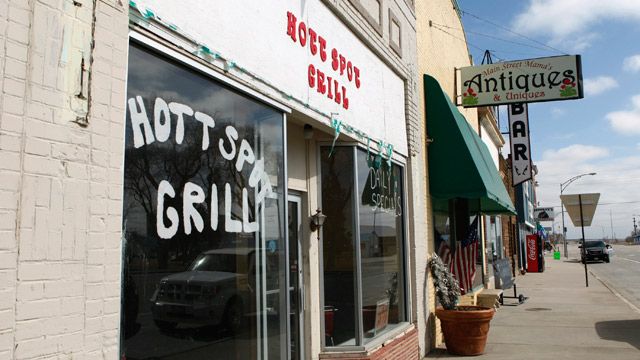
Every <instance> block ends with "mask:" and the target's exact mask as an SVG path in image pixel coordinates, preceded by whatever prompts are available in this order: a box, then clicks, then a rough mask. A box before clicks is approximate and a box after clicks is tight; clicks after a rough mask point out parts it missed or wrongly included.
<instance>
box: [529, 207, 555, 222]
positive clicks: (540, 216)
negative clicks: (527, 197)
mask: <svg viewBox="0 0 640 360" xmlns="http://www.w3.org/2000/svg"><path fill="white" fill-rule="evenodd" d="M554 215H555V214H554V212H553V208H552V207H539V208H535V209H534V210H533V217H534V218H535V219H536V221H551V220H553V218H554Z"/></svg>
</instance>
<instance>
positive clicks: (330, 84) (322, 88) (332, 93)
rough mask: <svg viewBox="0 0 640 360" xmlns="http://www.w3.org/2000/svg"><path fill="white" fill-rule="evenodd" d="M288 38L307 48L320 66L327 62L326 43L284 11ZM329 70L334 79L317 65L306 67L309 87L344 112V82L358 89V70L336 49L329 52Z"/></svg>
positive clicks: (345, 89)
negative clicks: (316, 57)
mask: <svg viewBox="0 0 640 360" xmlns="http://www.w3.org/2000/svg"><path fill="white" fill-rule="evenodd" d="M287 35H288V36H289V37H290V38H291V41H293V42H294V43H299V44H300V46H301V47H307V44H308V47H309V51H310V52H311V55H313V56H318V57H319V58H320V61H322V62H323V63H324V62H326V61H327V40H326V39H325V38H324V37H322V36H321V35H320V34H318V32H317V31H316V30H314V29H313V28H312V27H310V26H308V25H307V24H306V23H305V22H304V21H298V18H297V17H296V16H295V15H294V14H293V13H292V12H290V11H287ZM331 69H332V70H333V72H334V73H335V74H333V76H329V75H328V74H326V73H325V72H323V71H321V70H320V68H319V67H318V66H317V65H314V64H309V67H308V68H307V80H308V84H309V87H310V88H312V89H314V88H315V89H316V91H317V92H318V93H320V94H323V95H326V96H327V98H328V99H331V100H333V101H335V102H336V103H337V104H341V105H342V107H343V108H344V109H349V98H348V97H347V87H346V86H344V82H347V83H353V84H354V85H355V87H356V89H359V88H360V84H361V83H360V69H359V68H358V67H357V66H355V65H354V64H353V62H352V61H351V60H349V58H348V57H347V56H345V54H343V53H340V51H338V49H337V48H332V49H331Z"/></svg>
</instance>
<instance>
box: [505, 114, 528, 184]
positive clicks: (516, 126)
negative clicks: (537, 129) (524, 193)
mask: <svg viewBox="0 0 640 360" xmlns="http://www.w3.org/2000/svg"><path fill="white" fill-rule="evenodd" d="M508 108H509V142H510V143H511V171H512V175H513V176H512V178H513V186H516V185H518V184H521V183H523V182H525V181H527V180H530V179H531V167H532V164H531V144H530V142H529V113H528V110H527V104H526V103H515V104H510V105H509V106H508Z"/></svg>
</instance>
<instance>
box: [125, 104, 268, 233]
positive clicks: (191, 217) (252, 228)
mask: <svg viewBox="0 0 640 360" xmlns="http://www.w3.org/2000/svg"><path fill="white" fill-rule="evenodd" d="M128 105H129V113H130V117H131V124H130V125H131V129H132V133H133V142H134V148H136V149H138V148H141V147H143V146H145V145H150V144H152V143H153V142H155V141H158V142H165V141H167V140H168V139H169V138H170V137H171V131H172V129H174V128H175V143H176V144H178V145H180V144H182V143H183V141H184V138H185V122H186V121H195V122H199V123H201V124H202V131H201V134H197V135H200V136H199V137H198V138H199V139H200V143H201V147H200V148H201V149H202V151H209V148H210V143H211V140H210V138H209V129H213V128H215V126H216V123H215V120H214V118H213V117H211V116H210V115H208V114H205V113H202V112H198V111H194V110H193V109H192V108H191V107H189V106H188V105H185V104H180V103H175V102H170V103H167V102H166V101H165V100H164V99H162V98H160V97H158V98H156V99H155V102H154V111H153V124H154V125H153V126H152V125H151V122H150V120H149V117H148V115H147V113H146V110H145V101H144V99H143V98H142V97H141V96H135V97H132V98H130V99H129V100H128ZM173 122H175V126H172V123H173ZM197 135H195V137H197ZM214 148H215V147H214ZM217 150H218V152H219V155H220V156H221V157H222V158H224V159H225V160H227V161H229V162H231V163H232V166H231V167H232V168H233V169H234V170H235V171H236V172H237V174H238V175H239V176H242V172H243V169H244V168H245V166H247V167H251V166H252V168H250V169H251V171H250V175H249V178H248V179H247V180H248V181H246V184H248V186H249V187H250V188H252V190H251V191H253V196H252V197H251V198H253V199H254V202H253V206H252V207H250V205H249V202H250V201H249V198H250V196H249V191H250V190H248V189H247V187H246V186H245V187H242V190H241V195H240V194H238V193H237V192H234V191H232V188H231V184H230V183H228V182H227V183H225V184H224V189H222V188H221V189H218V186H217V185H216V184H212V185H211V188H210V189H203V188H202V187H201V186H199V185H197V184H195V183H193V182H186V183H185V185H184V187H183V188H182V189H177V190H178V191H181V192H182V214H178V211H177V210H176V209H175V208H174V207H172V206H170V205H168V203H169V201H168V200H171V199H173V198H175V197H176V189H174V187H173V186H172V185H171V183H170V182H169V181H167V180H162V181H160V183H159V184H158V188H157V201H156V204H157V209H156V230H157V233H158V236H159V237H160V238H162V239H170V238H172V237H173V236H175V235H176V233H177V231H178V227H179V223H180V221H182V223H183V230H184V234H185V235H189V234H191V233H192V231H194V230H195V231H197V232H202V231H203V228H204V219H203V217H202V215H201V213H200V211H199V210H198V208H199V207H200V208H201V207H202V205H203V204H204V202H205V198H207V197H208V198H210V203H209V204H208V205H209V206H208V209H209V212H210V219H209V226H210V227H211V229H212V230H214V231H216V230H217V229H218V215H219V214H218V199H219V198H220V199H222V198H224V221H225V223H224V231H226V232H228V233H239V232H244V233H253V232H257V231H258V230H259V229H258V223H257V222H255V221H251V220H250V218H252V217H253V215H251V216H250V214H249V211H250V208H253V209H257V208H258V207H259V206H260V204H262V203H263V202H264V201H265V198H267V197H268V196H269V195H270V194H272V192H273V190H272V186H271V181H270V179H269V175H268V174H267V173H266V172H265V170H264V160H263V159H256V156H255V152H254V150H253V148H252V147H251V145H250V144H249V142H248V141H247V140H246V139H241V138H239V136H238V130H237V129H236V128H235V127H234V126H231V125H228V126H226V127H225V129H224V137H221V138H220V139H218V146H217ZM242 183H245V181H243V182H242ZM205 191H209V192H210V193H209V194H206V192H205ZM219 191H220V192H221V193H220V194H219V193H218V192H219ZM222 192H223V194H224V195H222ZM207 195H208V196H207ZM219 195H220V196H219ZM234 196H241V202H238V201H234V199H233V197H234ZM234 203H240V204H242V206H241V208H242V215H241V219H237V218H234V216H233V213H234V211H233V209H232V208H233V204H234Z"/></svg>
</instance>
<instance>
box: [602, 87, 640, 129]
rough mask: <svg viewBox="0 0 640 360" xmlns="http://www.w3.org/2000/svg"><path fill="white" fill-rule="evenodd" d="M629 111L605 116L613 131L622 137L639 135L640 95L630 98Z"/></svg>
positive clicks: (615, 112)
mask: <svg viewBox="0 0 640 360" xmlns="http://www.w3.org/2000/svg"><path fill="white" fill-rule="evenodd" d="M631 105H632V107H631V110H620V111H613V112H610V113H608V114H607V115H605V117H606V119H607V120H609V124H610V125H611V128H613V130H614V131H616V132H618V133H620V134H622V135H629V136H632V135H640V94H638V95H635V96H633V97H632V98H631Z"/></svg>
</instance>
